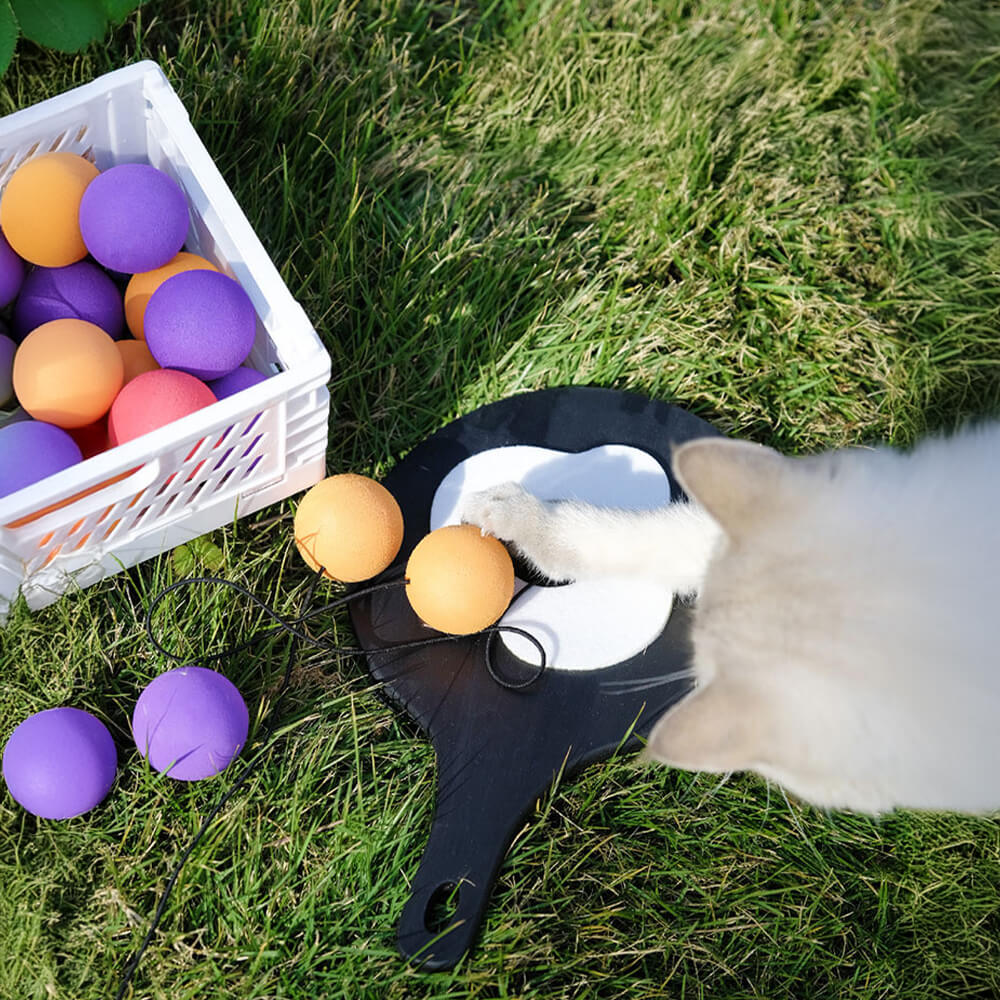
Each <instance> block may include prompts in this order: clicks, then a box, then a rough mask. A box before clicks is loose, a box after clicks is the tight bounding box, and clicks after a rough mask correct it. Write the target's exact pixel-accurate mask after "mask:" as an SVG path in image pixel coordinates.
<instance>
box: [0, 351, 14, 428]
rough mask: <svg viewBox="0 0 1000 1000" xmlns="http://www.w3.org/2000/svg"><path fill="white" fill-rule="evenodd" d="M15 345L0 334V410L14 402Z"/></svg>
mask: <svg viewBox="0 0 1000 1000" xmlns="http://www.w3.org/2000/svg"><path fill="white" fill-rule="evenodd" d="M16 350H17V344H15V343H14V341H13V340H11V339H10V337H8V336H7V335H6V334H3V333H0V410H2V409H4V407H6V405H7V404H8V403H11V402H13V400H14V379H13V376H14V352H15V351H16Z"/></svg>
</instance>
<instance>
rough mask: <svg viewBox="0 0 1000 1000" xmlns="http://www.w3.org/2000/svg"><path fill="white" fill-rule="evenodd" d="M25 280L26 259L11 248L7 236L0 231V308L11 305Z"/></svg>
mask: <svg viewBox="0 0 1000 1000" xmlns="http://www.w3.org/2000/svg"><path fill="white" fill-rule="evenodd" d="M23 281H24V261H23V260H21V258H20V257H18V255H17V254H16V253H14V251H13V250H12V249H11V246H10V244H9V243H8V242H7V237H6V236H4V234H3V233H0V308H3V307H4V306H6V305H10V303H11V302H13V301H14V299H15V298H16V297H17V293H18V292H19V291H20V290H21V283H22V282H23Z"/></svg>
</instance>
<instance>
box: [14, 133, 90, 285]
mask: <svg viewBox="0 0 1000 1000" xmlns="http://www.w3.org/2000/svg"><path fill="white" fill-rule="evenodd" d="M97 174H98V169H97V167H95V166H94V164H93V163H91V162H90V161H89V160H85V159H84V158H83V157H82V156H77V155H76V153H44V154H42V155H41V156H35V157H32V159H30V160H25V162H24V163H22V164H21V166H19V167H18V168H17V170H15V171H14V173H13V174H11V176H10V180H9V181H7V186H6V187H5V188H4V192H3V196H2V197H0V228H2V229H3V233H4V236H6V237H7V242H8V243H9V244H10V245H11V247H12V248H13V249H14V252H15V253H17V254H19V255H20V256H21V257H23V258H24V259H25V260H29V261H31V263H32V264H40V265H41V266H42V267H66V266H67V265H69V264H75V263H76V262H77V261H78V260H83V258H84V257H86V256H87V248H86V246H85V245H84V242H83V237H82V236H81V235H80V199H81V198H83V192H84V191H85V190H86V189H87V185H88V184H89V183H90V182H91V181H92V180H93V179H94V178H95V177H96V176H97Z"/></svg>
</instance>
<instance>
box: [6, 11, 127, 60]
mask: <svg viewBox="0 0 1000 1000" xmlns="http://www.w3.org/2000/svg"><path fill="white" fill-rule="evenodd" d="M11 6H12V7H13V8H14V14H15V15H16V16H17V20H18V22H19V23H20V25H21V31H22V33H23V34H24V37H25V38H30V39H31V41H33V42H36V43H37V44H39V45H44V46H47V47H48V48H50V49H57V50H58V51H59V52H79V50H80V49H82V48H85V47H86V46H87V45H89V44H90V43H91V42H95V41H97V39H99V38H103V37H104V33H105V32H106V31H107V27H108V20H107V16H106V15H105V13H104V10H103V7H102V0H41V2H40V0H11Z"/></svg>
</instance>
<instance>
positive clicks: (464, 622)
mask: <svg viewBox="0 0 1000 1000" xmlns="http://www.w3.org/2000/svg"><path fill="white" fill-rule="evenodd" d="M406 579H407V584H406V596H407V598H408V599H409V602H410V605H411V606H412V608H413V610H414V611H415V612H416V613H417V615H418V616H419V618H420V620H421V621H423V622H424V624H426V625H429V626H430V627H431V628H433V629H437V631H438V632H448V633H451V634H452V635H467V634H469V633H471V632H479V631H480V630H481V629H484V628H487V627H488V626H490V625H493V624H494V623H495V622H496V621H497V620H498V619H499V618H500V616H501V615H502V614H503V613H504V612H505V611H506V610H507V607H508V605H509V604H510V602H511V598H513V596H514V564H513V562H512V561H511V558H510V555H509V553H508V552H507V550H506V549H505V548H504V546H503V544H502V543H500V542H498V541H497V540H496V539H495V538H493V537H491V536H490V535H483V534H482V533H481V532H480V530H479V528H477V527H475V525H472V524H453V525H448V526H447V527H444V528H438V529H437V530H436V531H432V532H431V533H430V534H429V535H425V536H424V538H422V539H421V540H420V541H419V542H418V543H417V545H416V547H415V548H414V550H413V552H411V553H410V558H409V560H408V562H407V563H406Z"/></svg>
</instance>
